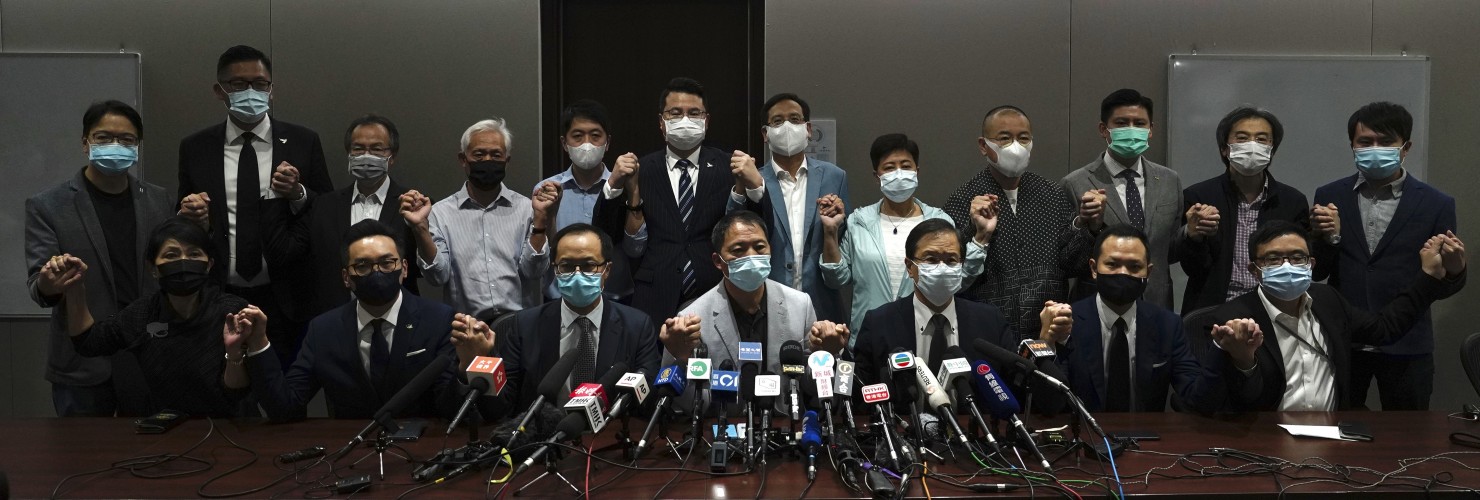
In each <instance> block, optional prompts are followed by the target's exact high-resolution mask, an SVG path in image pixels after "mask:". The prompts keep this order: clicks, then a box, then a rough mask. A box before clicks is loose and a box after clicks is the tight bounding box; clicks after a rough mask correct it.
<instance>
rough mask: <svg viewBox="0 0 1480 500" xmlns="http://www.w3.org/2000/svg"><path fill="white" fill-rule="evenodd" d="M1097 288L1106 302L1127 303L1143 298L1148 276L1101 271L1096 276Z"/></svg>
mask: <svg viewBox="0 0 1480 500" xmlns="http://www.w3.org/2000/svg"><path fill="white" fill-rule="evenodd" d="M1095 289H1096V291H1098V292H1099V294H1100V298H1101V299H1104V301H1105V303H1107V304H1115V305H1126V304H1130V303H1132V302H1135V301H1136V300H1139V299H1140V298H1141V294H1142V293H1143V292H1145V291H1146V278H1137V277H1135V276H1131V275H1129V274H1105V273H1100V274H1099V276H1097V277H1095Z"/></svg>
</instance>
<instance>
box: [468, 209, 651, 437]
mask: <svg viewBox="0 0 1480 500" xmlns="http://www.w3.org/2000/svg"><path fill="white" fill-rule="evenodd" d="M614 251H615V250H613V249H612V242H611V239H610V238H608V237H607V236H606V234H605V233H604V232H602V231H600V230H598V229H597V228H596V227H595V226H592V225H590V224H584V223H575V224H571V225H569V226H566V227H565V229H561V230H560V232H559V233H556V234H555V238H554V239H553V240H551V247H550V255H551V259H553V263H552V266H551V267H552V268H553V269H554V270H555V286H556V288H558V289H559V290H560V296H561V300H559V301H553V302H546V303H544V304H541V305H538V306H535V307H531V308H528V309H525V310H522V311H519V312H518V313H515V314H514V318H513V320H512V321H510V322H509V327H508V328H506V329H505V331H501V332H494V331H493V330H491V329H490V328H489V327H488V325H487V324H485V323H483V322H482V321H478V320H477V319H474V318H473V317H472V316H468V315H466V314H458V315H457V318H456V320H455V321H454V322H453V326H452V342H453V343H454V344H455V345H456V347H457V357H458V361H459V362H460V366H461V367H463V368H464V369H465V368H466V367H467V366H468V365H469V364H471V363H472V362H473V358H474V357H477V356H498V357H500V358H502V359H503V362H504V374H505V376H506V377H507V382H506V384H507V385H505V387H504V390H503V392H502V393H500V394H499V396H498V397H497V398H485V400H484V401H480V402H479V408H480V411H482V412H483V413H484V414H485V416H486V417H488V418H489V419H490V420H491V419H494V418H498V417H500V416H502V415H505V414H508V413H510V412H511V411H520V410H522V409H523V408H524V407H525V406H527V405H528V404H529V403H530V402H532V401H534V400H535V398H537V397H539V386H540V382H541V380H542V379H544V377H545V374H546V373H548V372H549V371H550V369H551V367H552V366H554V365H555V361H556V360H558V359H560V357H561V356H563V355H564V354H565V353H566V352H569V351H576V352H577V356H578V357H577V359H576V364H575V367H574V369H572V370H571V374H570V376H569V378H568V379H567V380H566V386H565V387H564V391H562V392H568V391H570V390H571V389H573V388H574V387H576V386H579V385H580V384H582V383H586V382H596V381H597V380H598V379H600V378H601V376H602V375H603V374H605V373H606V372H607V371H608V370H610V369H611V367H612V365H613V364H615V363H616V362H617V361H622V362H625V363H627V365H628V366H629V367H630V371H634V372H635V371H639V370H640V371H642V372H643V373H646V374H648V377H649V378H651V377H652V376H653V375H655V374H657V373H658V359H659V356H660V353H659V350H658V327H657V325H656V324H654V323H653V320H652V319H650V318H649V317H648V315H647V314H644V313H643V312H642V311H640V310H637V309H635V308H632V307H628V306H624V305H622V304H618V303H616V302H615V301H610V300H606V299H605V298H604V297H602V295H603V290H604V288H605V284H606V281H607V279H608V278H609V273H610V270H611V259H610V257H609V256H611V255H615V254H614V253H613V252H614ZM560 399H561V400H563V399H564V398H563V397H562V398H560ZM550 403H551V404H556V403H557V402H556V401H551V402H550Z"/></svg>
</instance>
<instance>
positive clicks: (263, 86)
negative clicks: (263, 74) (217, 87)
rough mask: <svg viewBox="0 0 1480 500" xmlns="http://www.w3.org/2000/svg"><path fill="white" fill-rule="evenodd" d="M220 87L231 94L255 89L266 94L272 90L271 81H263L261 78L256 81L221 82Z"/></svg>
mask: <svg viewBox="0 0 1480 500" xmlns="http://www.w3.org/2000/svg"><path fill="white" fill-rule="evenodd" d="M221 87H223V88H225V89H226V90H230V91H232V92H241V91H243V90H247V89H249V88H251V89H255V90H257V91H259V92H267V91H270V90H272V80H265V79H261V78H258V79H256V80H227V81H224V82H221Z"/></svg>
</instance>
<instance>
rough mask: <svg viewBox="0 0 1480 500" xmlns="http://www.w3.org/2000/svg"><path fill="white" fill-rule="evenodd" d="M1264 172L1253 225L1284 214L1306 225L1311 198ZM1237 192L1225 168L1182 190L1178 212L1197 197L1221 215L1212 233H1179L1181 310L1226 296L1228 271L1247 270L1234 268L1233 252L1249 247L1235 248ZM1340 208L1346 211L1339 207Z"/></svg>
mask: <svg viewBox="0 0 1480 500" xmlns="http://www.w3.org/2000/svg"><path fill="white" fill-rule="evenodd" d="M1265 175H1269V176H1270V177H1269V188H1268V190H1267V192H1266V193H1265V195H1264V206H1263V208H1261V209H1260V210H1259V219H1258V223H1257V224H1255V226H1256V227H1257V226H1258V225H1261V224H1264V223H1265V222H1269V221H1272V220H1284V221H1290V222H1293V223H1295V224H1296V225H1298V226H1300V227H1303V228H1307V229H1309V227H1310V204H1309V203H1307V202H1306V198H1305V195H1304V194H1302V193H1301V192H1300V190H1298V189H1295V188H1293V187H1290V186H1287V185H1285V184H1281V183H1280V182H1279V181H1276V180H1275V179H1274V176H1273V175H1271V174H1270V173H1269V171H1267V170H1266V171H1265ZM1242 197H1243V195H1242V194H1239V192H1238V188H1236V187H1235V186H1234V185H1233V180H1232V178H1230V177H1229V174H1228V172H1227V171H1225V172H1223V175H1219V176H1217V177H1214V178H1212V179H1208V180H1205V181H1202V182H1199V183H1197V184H1193V185H1191V186H1188V187H1187V189H1184V190H1182V200H1183V203H1184V204H1185V206H1183V207H1182V211H1183V212H1186V211H1187V209H1188V208H1190V207H1192V205H1193V204H1195V203H1202V204H1204V205H1212V206H1214V207H1217V208H1218V213H1219V214H1220V215H1222V218H1223V221H1222V223H1221V224H1218V234H1216V235H1214V236H1212V237H1209V238H1203V240H1202V241H1200V242H1199V241H1192V239H1191V238H1181V241H1182V248H1181V250H1180V252H1181V257H1182V272H1184V273H1187V289H1186V290H1184V291H1183V292H1182V314H1184V315H1185V314H1188V313H1191V312H1192V311H1196V310H1198V309H1202V308H1204V307H1208V306H1215V305H1218V304H1222V303H1224V302H1226V301H1227V295H1228V282H1229V280H1231V279H1232V277H1233V273H1247V272H1249V271H1248V270H1247V269H1233V256H1234V253H1235V252H1242V253H1245V254H1247V253H1248V252H1249V249H1248V248H1234V246H1235V242H1236V240H1237V238H1238V235H1237V233H1236V231H1237V230H1238V202H1239V201H1240V199H1241V198H1242ZM1342 213H1343V214H1347V213H1349V212H1346V211H1344V210H1343V211H1342ZM1350 213H1355V212H1350ZM1358 219H1360V217H1359V218H1358ZM1358 219H1351V220H1358ZM1358 225H1360V222H1358Z"/></svg>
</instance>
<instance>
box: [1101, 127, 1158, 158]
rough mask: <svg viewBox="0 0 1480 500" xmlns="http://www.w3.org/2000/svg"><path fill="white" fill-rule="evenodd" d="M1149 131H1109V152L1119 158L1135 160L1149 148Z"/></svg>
mask: <svg viewBox="0 0 1480 500" xmlns="http://www.w3.org/2000/svg"><path fill="white" fill-rule="evenodd" d="M1150 138H1151V129H1149V128H1141V127H1121V128H1112V129H1110V152H1111V153H1115V156H1119V157H1121V158H1136V157H1139V156H1141V153H1145V152H1146V148H1149V147H1151V143H1150Z"/></svg>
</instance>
